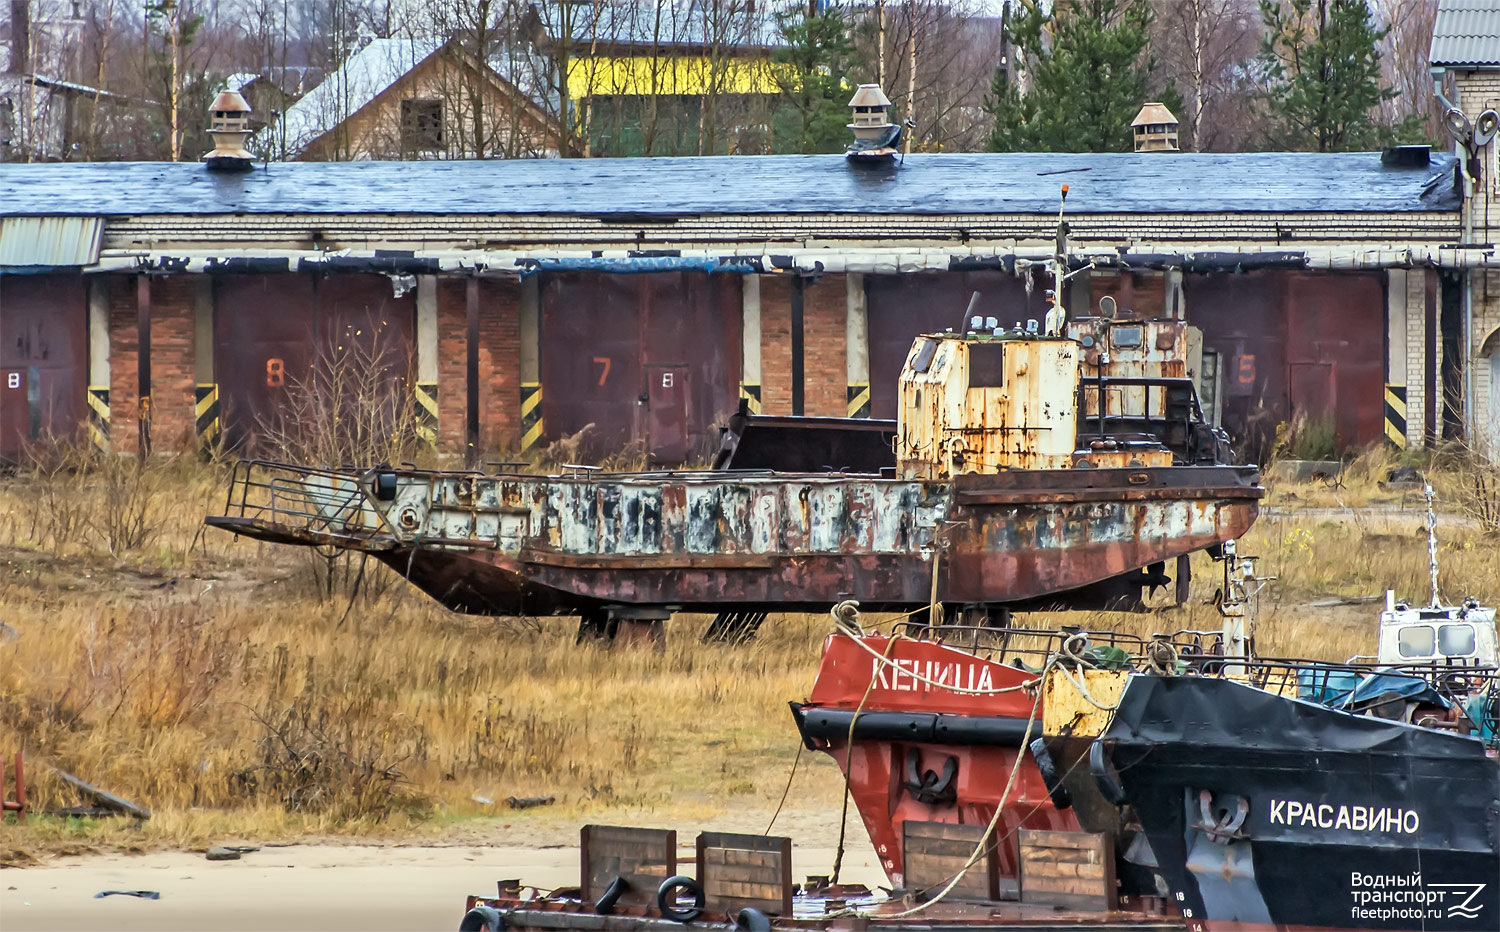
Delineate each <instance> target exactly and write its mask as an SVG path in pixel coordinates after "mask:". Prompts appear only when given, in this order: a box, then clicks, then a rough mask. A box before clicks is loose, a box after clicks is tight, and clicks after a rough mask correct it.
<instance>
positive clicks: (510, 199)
mask: <svg viewBox="0 0 1500 932" xmlns="http://www.w3.org/2000/svg"><path fill="white" fill-rule="evenodd" d="M1453 164H1454V163H1453V156H1452V155H1451V154H1447V153H1434V154H1433V156H1432V164H1430V165H1428V166H1424V167H1421V168H1396V167H1384V166H1382V165H1381V159H1380V154H1379V153H1374V152H1353V153H1337V154H1322V153H1303V152H1295V153H1239V154H1211V153H1186V152H1184V153H1170V154H1166V153H1114V154H1107V155H1090V154H1048V153H1035V154H1032V153H1026V154H980V153H976V154H916V155H911V156H908V157H907V159H906V163H905V165H904V166H901V167H891V168H889V169H884V170H882V169H870V168H859V167H856V166H851V165H849V164H848V163H847V162H846V160H845V159H844V158H843V157H842V156H838V155H780V156H775V155H772V156H718V157H705V158H653V159H644V158H640V159H536V160H530V159H518V160H494V161H473V160H469V161H430V162H275V163H272V164H271V165H270V166H269V169H256V170H254V171H250V172H247V173H244V174H224V173H219V172H209V171H206V170H205V169H204V168H203V167H202V166H200V165H195V164H190V163H171V162H80V163H61V164H23V163H11V164H0V216H7V215H8V216H38V215H40V216H46V215H52V216H70V215H87V216H101V215H127V216H129V215H141V214H166V215H174V214H175V215H201V214H230V213H249V214H440V215H441V214H448V215H476V214H480V215H483V214H494V215H527V214H553V215H571V216H590V217H606V218H609V217H614V218H628V219H632V220H633V219H634V218H637V217H640V218H643V219H645V218H658V219H669V218H671V217H674V216H684V215H722V214H735V215H743V214H782V215H785V214H827V213H834V214H837V213H847V214H866V215H869V214H874V215H880V214H891V215H896V214H928V215H931V214H941V215H950V216H952V215H960V216H962V215H990V214H1039V213H1055V212H1056V211H1057V206H1058V188H1059V186H1060V185H1062V184H1067V185H1068V186H1069V195H1068V212H1069V213H1072V214H1100V213H1125V214H1153V213H1189V214H1193V213H1219V212H1256V213H1267V212H1269V213H1283V212H1285V213H1293V212H1312V211H1316V212H1341V211H1353V212H1376V213H1387V212H1411V211H1454V210H1457V209H1458V204H1459V199H1458V195H1457V194H1456V193H1455V191H1454V187H1453V184H1452V182H1451V179H1452V174H1453V173H1452V168H1453Z"/></svg>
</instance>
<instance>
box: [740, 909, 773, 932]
mask: <svg viewBox="0 0 1500 932" xmlns="http://www.w3.org/2000/svg"><path fill="white" fill-rule="evenodd" d="M734 927H735V928H736V929H739V930H741V932H771V917H770V916H767V915H766V914H765V913H763V912H761V911H760V910H758V909H756V908H755V907H753V906H746V907H745V908H744V909H742V910H740V911H739V912H738V913H736V914H735V916H734Z"/></svg>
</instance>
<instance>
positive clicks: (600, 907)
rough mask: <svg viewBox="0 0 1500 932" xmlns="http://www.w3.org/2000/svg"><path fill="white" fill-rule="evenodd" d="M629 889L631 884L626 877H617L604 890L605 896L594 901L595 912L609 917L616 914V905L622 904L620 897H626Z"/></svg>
mask: <svg viewBox="0 0 1500 932" xmlns="http://www.w3.org/2000/svg"><path fill="white" fill-rule="evenodd" d="M628 889H630V882H629V881H627V880H626V879H625V878H624V877H619V876H616V877H615V879H614V880H611V881H610V882H609V886H607V887H605V888H604V895H603V896H601V897H599V899H598V900H596V901H594V912H596V913H598V914H599V915H601V916H608V915H609V914H610V913H612V912H614V911H615V904H616V903H618V902H620V897H622V896H624V895H625V891H626V890H628Z"/></svg>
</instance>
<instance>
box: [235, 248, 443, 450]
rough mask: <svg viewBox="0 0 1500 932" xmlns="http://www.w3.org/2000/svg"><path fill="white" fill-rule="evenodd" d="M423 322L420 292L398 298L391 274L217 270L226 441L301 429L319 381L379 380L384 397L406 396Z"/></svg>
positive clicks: (245, 440)
mask: <svg viewBox="0 0 1500 932" xmlns="http://www.w3.org/2000/svg"><path fill="white" fill-rule="evenodd" d="M415 328H416V299H415V297H414V296H413V295H411V294H410V293H408V294H406V295H403V296H402V297H401V298H395V297H394V296H393V290H392V287H391V282H390V280H389V279H388V278H386V277H385V276H384V275H361V274H348V275H333V276H328V277H324V278H318V277H316V276H313V275H307V274H299V273H294V272H286V273H280V274H273V275H221V276H218V277H217V278H216V279H215V281H214V373H215V379H216V380H217V381H218V383H219V405H220V411H221V418H222V421H223V425H224V432H225V439H226V440H227V441H228V443H230V444H231V445H233V446H242V445H244V444H246V443H252V444H253V442H254V441H255V439H256V438H265V437H267V436H268V435H277V434H280V433H282V432H284V431H286V430H287V429H289V428H291V427H293V426H295V425H293V424H291V423H289V421H291V420H295V419H297V418H298V417H299V416H301V415H300V413H299V412H301V411H302V410H304V409H306V408H307V407H308V406H309V399H308V397H307V395H308V394H309V393H312V392H314V391H317V389H316V388H315V387H314V380H315V379H327V378H345V379H354V380H358V381H359V382H360V383H361V384H363V385H366V386H375V387H378V388H379V389H380V398H381V400H382V402H384V401H385V400H386V399H389V401H390V402H391V403H396V402H399V401H402V400H405V399H407V398H408V397H409V396H410V393H409V392H407V391H406V390H405V386H406V380H407V378H408V377H409V374H410V366H411V352H412V347H413V345H414V337H413V333H414V331H415ZM368 393H369V390H368V389H367V388H366V389H359V390H356V391H354V392H353V393H346V394H347V395H349V396H350V397H353V395H354V394H368ZM366 400H368V399H366Z"/></svg>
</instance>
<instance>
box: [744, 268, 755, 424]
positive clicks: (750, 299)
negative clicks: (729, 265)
mask: <svg viewBox="0 0 1500 932" xmlns="http://www.w3.org/2000/svg"><path fill="white" fill-rule="evenodd" d="M743 281H744V284H743V285H742V286H741V288H740V397H741V398H743V399H745V400H746V401H747V402H749V405H748V407H749V409H750V413H751V414H759V413H760V276H759V275H745V276H743Z"/></svg>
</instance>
